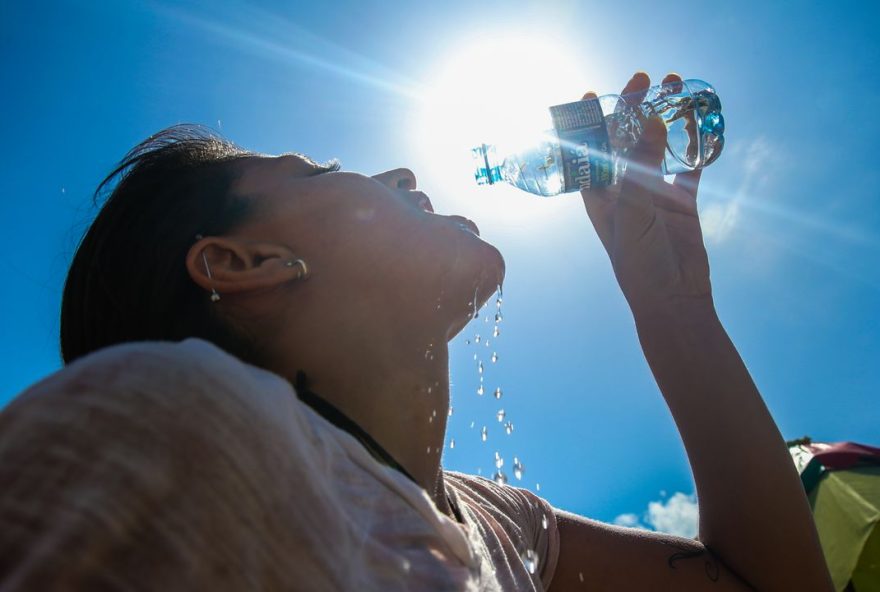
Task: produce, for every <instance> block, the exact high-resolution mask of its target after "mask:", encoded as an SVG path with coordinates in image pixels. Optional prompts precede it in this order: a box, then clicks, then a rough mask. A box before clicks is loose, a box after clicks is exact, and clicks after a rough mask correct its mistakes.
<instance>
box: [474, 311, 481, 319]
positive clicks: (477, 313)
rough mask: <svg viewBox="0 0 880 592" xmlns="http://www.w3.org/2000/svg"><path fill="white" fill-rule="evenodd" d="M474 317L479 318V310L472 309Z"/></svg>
mask: <svg viewBox="0 0 880 592" xmlns="http://www.w3.org/2000/svg"><path fill="white" fill-rule="evenodd" d="M474 318H475V319H478V318H480V311H478V310H475V311H474Z"/></svg>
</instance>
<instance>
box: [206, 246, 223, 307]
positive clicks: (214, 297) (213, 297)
mask: <svg viewBox="0 0 880 592" xmlns="http://www.w3.org/2000/svg"><path fill="white" fill-rule="evenodd" d="M202 261H204V262H205V271H206V272H208V279H209V280H213V279H214V277H213V276H212V275H211V268H210V267H209V266H208V258H207V257H205V252H204V251H202ZM211 302H220V294H218V293H217V289H216V288H215V287H214V286H211Z"/></svg>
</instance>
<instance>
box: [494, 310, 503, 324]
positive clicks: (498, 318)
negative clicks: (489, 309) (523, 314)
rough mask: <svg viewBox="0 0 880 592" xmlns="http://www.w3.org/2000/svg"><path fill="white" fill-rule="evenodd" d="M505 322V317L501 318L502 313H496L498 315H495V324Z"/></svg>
mask: <svg viewBox="0 0 880 592" xmlns="http://www.w3.org/2000/svg"><path fill="white" fill-rule="evenodd" d="M503 320H504V317H503V316H501V313H500V312H496V313H495V322H496V323H500V322H501V321H503Z"/></svg>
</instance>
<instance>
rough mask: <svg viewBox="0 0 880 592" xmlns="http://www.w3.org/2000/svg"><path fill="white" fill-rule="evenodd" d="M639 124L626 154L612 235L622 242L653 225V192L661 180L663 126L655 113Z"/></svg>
mask: <svg viewBox="0 0 880 592" xmlns="http://www.w3.org/2000/svg"><path fill="white" fill-rule="evenodd" d="M642 126H643V129H642V135H641V137H640V138H639V142H638V144H636V146H635V147H634V148H633V149H632V150H631V151H630V153H629V154H628V155H627V161H628V162H627V165H626V172H625V173H624V176H623V182H622V183H621V186H620V195H619V197H618V200H617V205H618V207H617V212H616V214H617V216H616V220H615V234H616V235H617V238H618V240H619V241H624V242H629V239H632V238H636V237H639V236H641V235H642V234H644V232H645V231H646V229H647V228H648V227H649V226H650V225H651V224H653V222H654V218H655V216H656V211H655V209H654V194H655V193H657V191H658V190H659V189H661V185H660V183H663V182H664V181H663V174H662V172H661V169H660V165H661V163H662V162H663V157H664V153H665V151H666V125H665V124H664V123H663V121H662V120H661V119H660V118H659V117H657V116H654V117H650V118H648V119H646V120H644V121H643V123H642Z"/></svg>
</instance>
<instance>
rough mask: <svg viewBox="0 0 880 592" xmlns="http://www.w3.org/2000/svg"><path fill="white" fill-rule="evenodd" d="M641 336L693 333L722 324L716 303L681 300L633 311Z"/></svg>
mask: <svg viewBox="0 0 880 592" xmlns="http://www.w3.org/2000/svg"><path fill="white" fill-rule="evenodd" d="M632 313H633V319H634V320H635V323H636V328H637V330H638V331H639V334H642V333H643V332H645V333H649V334H650V333H653V332H655V331H662V332H663V333H664V334H671V333H673V332H676V331H679V330H685V331H688V332H690V331H693V330H695V329H700V328H709V327H713V326H717V325H718V324H720V321H719V319H718V314H717V312H716V310H715V303H714V301H713V300H712V298H711V297H708V298H680V299H674V300H668V301H666V302H663V303H657V304H653V305H651V306H642V307H638V308H635V307H634V308H633V309H632Z"/></svg>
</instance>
